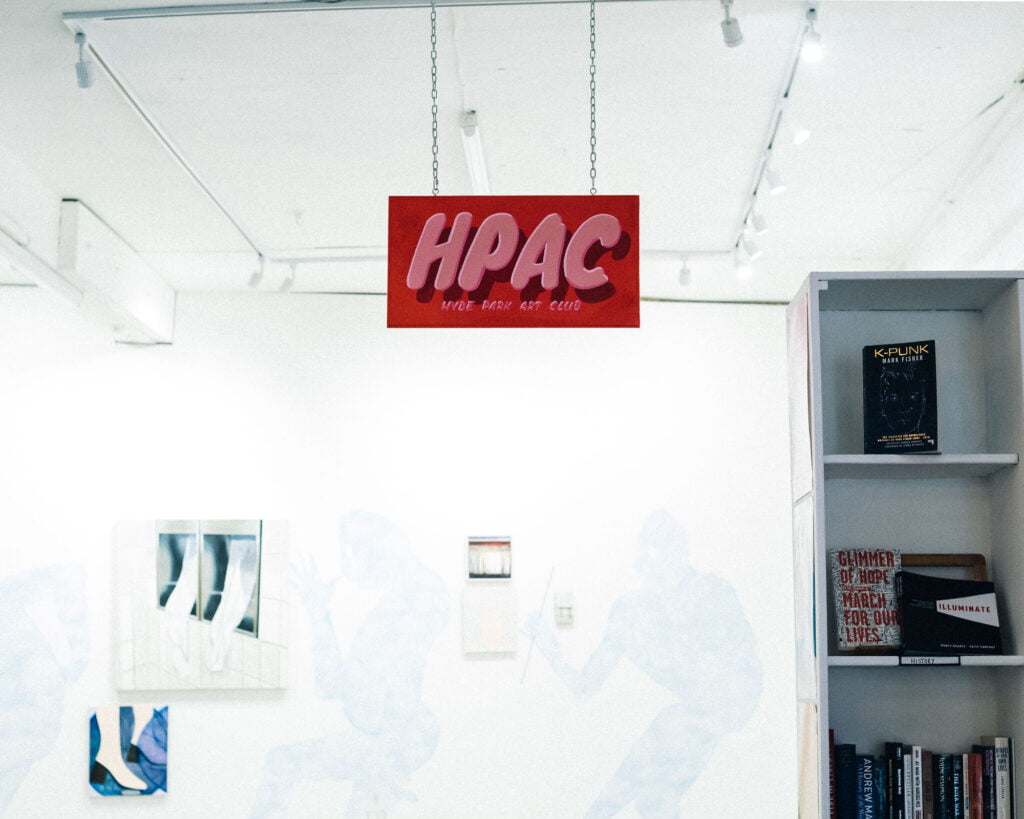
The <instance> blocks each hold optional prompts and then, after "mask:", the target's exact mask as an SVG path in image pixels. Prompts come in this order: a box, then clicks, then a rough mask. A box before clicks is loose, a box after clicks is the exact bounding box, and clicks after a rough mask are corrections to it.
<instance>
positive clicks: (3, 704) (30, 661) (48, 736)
mask: <svg viewBox="0 0 1024 819" xmlns="http://www.w3.org/2000/svg"><path fill="white" fill-rule="evenodd" d="M84 587H85V568H84V566H81V565H58V566H48V567H45V568H40V569H32V570H30V571H25V572H21V573H20V574H16V575H12V576H10V577H6V578H4V579H2V580H0V737H3V743H2V747H0V813H3V811H4V809H5V808H6V807H7V805H8V804H10V802H11V799H13V798H14V794H15V793H16V792H17V790H18V787H19V786H20V785H21V783H22V780H24V778H25V777H26V776H27V775H28V772H29V771H30V770H31V768H32V765H33V764H34V763H35V762H36V761H37V760H39V759H42V758H43V757H44V756H46V755H47V754H48V753H49V752H50V751H51V749H52V748H53V746H54V743H55V742H56V740H57V736H58V734H59V733H60V727H61V721H62V718H63V715H64V689H65V687H66V686H67V685H68V684H69V683H71V682H72V681H74V680H76V679H78V678H79V677H80V676H81V674H82V672H83V671H84V670H85V667H86V664H87V661H88V657H89V631H88V621H87V616H86V605H85V593H84Z"/></svg>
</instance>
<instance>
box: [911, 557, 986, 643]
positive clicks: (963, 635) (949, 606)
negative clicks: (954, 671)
mask: <svg viewBox="0 0 1024 819" xmlns="http://www.w3.org/2000/svg"><path fill="white" fill-rule="evenodd" d="M896 594H897V597H898V599H899V604H900V613H901V619H902V625H903V653H904V654H938V655H942V654H1001V653H1002V640H1001V638H1000V633H999V614H998V612H997V610H996V592H995V585H994V584H993V583H991V582H989V581H987V580H956V579H951V578H947V577H933V576H931V575H925V574H918V573H917V572H908V571H901V572H897V574H896Z"/></svg>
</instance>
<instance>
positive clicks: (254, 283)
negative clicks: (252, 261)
mask: <svg viewBox="0 0 1024 819" xmlns="http://www.w3.org/2000/svg"><path fill="white" fill-rule="evenodd" d="M265 266H266V260H265V259H264V258H263V256H262V255H261V256H260V262H259V266H258V267H257V268H256V269H255V270H254V271H252V275H251V276H250V277H249V287H251V288H253V290H255V289H256V288H257V287H259V286H260V282H262V281H263V273H264V268H265Z"/></svg>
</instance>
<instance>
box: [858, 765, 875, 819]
mask: <svg viewBox="0 0 1024 819" xmlns="http://www.w3.org/2000/svg"><path fill="white" fill-rule="evenodd" d="M877 807H878V802H877V797H876V796H875V758H874V757H873V756H872V755H871V754H857V819H878V813H877Z"/></svg>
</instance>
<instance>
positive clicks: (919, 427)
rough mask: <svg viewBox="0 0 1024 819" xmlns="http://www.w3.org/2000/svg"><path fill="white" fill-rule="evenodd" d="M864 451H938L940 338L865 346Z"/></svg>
mask: <svg viewBox="0 0 1024 819" xmlns="http://www.w3.org/2000/svg"><path fill="white" fill-rule="evenodd" d="M863 377H864V452H865V453H869V454H877V453H883V454H885V453H888V454H892V453H897V454H907V453H913V452H938V449H939V430H938V407H937V404H936V386H935V340H934V339H931V340H928V341H912V342H901V343H899V344H872V345H869V346H867V347H864V349H863Z"/></svg>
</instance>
